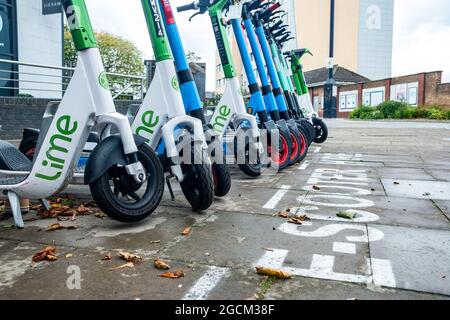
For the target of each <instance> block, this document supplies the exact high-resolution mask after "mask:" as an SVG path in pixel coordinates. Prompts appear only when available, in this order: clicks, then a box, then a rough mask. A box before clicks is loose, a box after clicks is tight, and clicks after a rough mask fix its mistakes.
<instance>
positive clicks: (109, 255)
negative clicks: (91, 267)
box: [102, 253, 112, 261]
mask: <svg viewBox="0 0 450 320" xmlns="http://www.w3.org/2000/svg"><path fill="white" fill-rule="evenodd" d="M111 260H112V255H111V253H108V254H106V255H105V256H104V257H103V258H102V261H111Z"/></svg>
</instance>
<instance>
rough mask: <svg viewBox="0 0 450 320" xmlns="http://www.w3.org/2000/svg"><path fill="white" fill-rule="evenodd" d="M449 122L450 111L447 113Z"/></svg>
mask: <svg viewBox="0 0 450 320" xmlns="http://www.w3.org/2000/svg"><path fill="white" fill-rule="evenodd" d="M447 120H450V110H448V111H447Z"/></svg>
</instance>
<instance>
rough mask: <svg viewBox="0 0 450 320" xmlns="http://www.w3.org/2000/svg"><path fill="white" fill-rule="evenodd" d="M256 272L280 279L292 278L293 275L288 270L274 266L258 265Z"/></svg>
mask: <svg viewBox="0 0 450 320" xmlns="http://www.w3.org/2000/svg"><path fill="white" fill-rule="evenodd" d="M256 272H257V273H258V274H260V275H263V276H270V277H275V278H278V279H290V278H291V277H292V275H291V274H289V273H287V272H284V271H281V270H277V269H272V268H263V267H256Z"/></svg>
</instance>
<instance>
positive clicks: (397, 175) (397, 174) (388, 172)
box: [378, 167, 450, 181]
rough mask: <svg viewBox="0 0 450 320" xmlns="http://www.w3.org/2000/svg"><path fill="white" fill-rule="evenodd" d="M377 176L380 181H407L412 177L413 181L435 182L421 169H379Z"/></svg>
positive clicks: (429, 174)
mask: <svg viewBox="0 0 450 320" xmlns="http://www.w3.org/2000/svg"><path fill="white" fill-rule="evenodd" d="M378 175H379V177H380V178H382V179H399V180H408V179H410V178H411V177H414V179H415V180H429V181H432V180H436V179H435V177H433V175H432V174H431V173H429V171H428V170H426V171H425V170H424V169H422V168H389V167H386V168H379V169H378ZM449 176H450V173H449Z"/></svg>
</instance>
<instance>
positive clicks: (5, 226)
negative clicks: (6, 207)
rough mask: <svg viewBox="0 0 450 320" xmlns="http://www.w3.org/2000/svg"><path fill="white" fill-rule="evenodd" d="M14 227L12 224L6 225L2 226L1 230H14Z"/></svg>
mask: <svg viewBox="0 0 450 320" xmlns="http://www.w3.org/2000/svg"><path fill="white" fill-rule="evenodd" d="M14 227H15V225H13V224H7V225H3V226H2V228H3V229H14Z"/></svg>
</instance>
